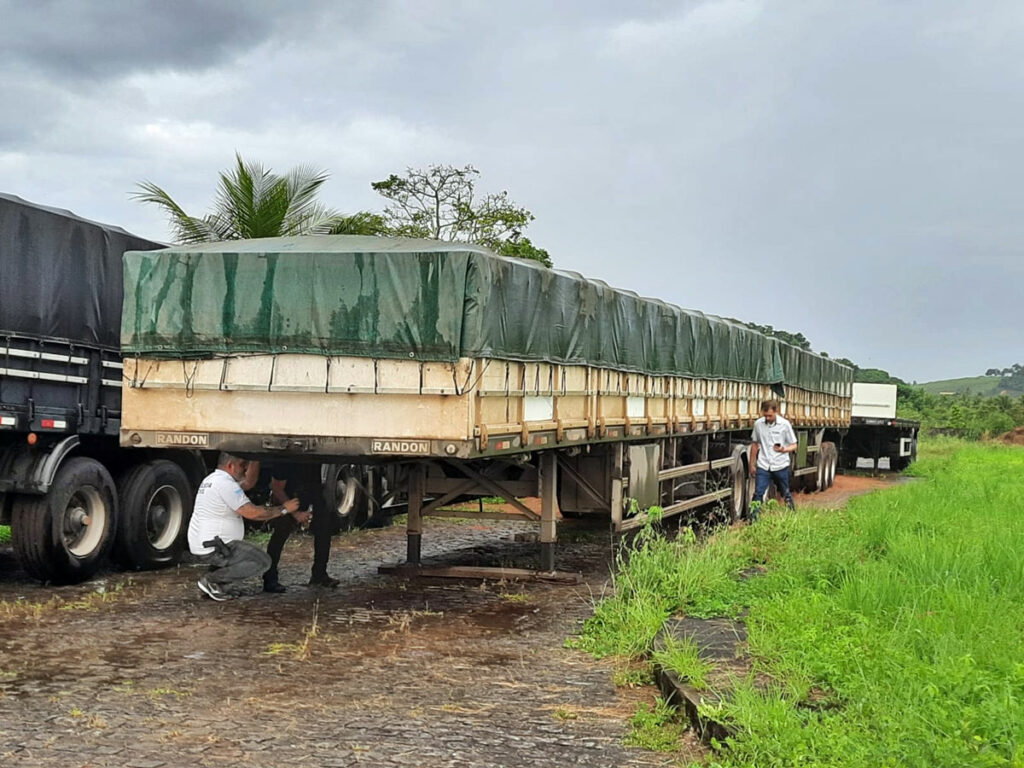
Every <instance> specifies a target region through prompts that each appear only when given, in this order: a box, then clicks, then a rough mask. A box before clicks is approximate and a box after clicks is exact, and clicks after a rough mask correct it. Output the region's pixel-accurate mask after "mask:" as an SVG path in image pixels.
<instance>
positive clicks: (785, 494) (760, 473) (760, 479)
mask: <svg viewBox="0 0 1024 768" xmlns="http://www.w3.org/2000/svg"><path fill="white" fill-rule="evenodd" d="M772 483H774V484H775V487H776V488H778V489H779V495H780V496H782V498H783V499H785V501H786V505H787V506H788V507H789V508H790V509H795V507H794V505H793V494H791V493H790V492H789V467H787V468H786V469H777V470H775V471H774V472H772V471H770V470H767V469H761V467H758V468H757V478H756V480H755V482H754V501H755V502H763V501H764V497H765V494H767V493H768V486H769V485H771V484H772Z"/></svg>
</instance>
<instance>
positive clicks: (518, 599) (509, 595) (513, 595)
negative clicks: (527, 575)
mask: <svg viewBox="0 0 1024 768" xmlns="http://www.w3.org/2000/svg"><path fill="white" fill-rule="evenodd" d="M498 597H500V598H501V599H502V600H504V601H505V602H508V603H526V602H529V600H530V596H529V595H528V594H526V593H525V592H502V593H501V594H500V595H498Z"/></svg>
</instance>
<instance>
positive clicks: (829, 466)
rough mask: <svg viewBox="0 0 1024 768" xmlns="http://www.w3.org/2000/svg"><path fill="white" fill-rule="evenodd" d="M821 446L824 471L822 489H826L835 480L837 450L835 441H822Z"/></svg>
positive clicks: (837, 460) (837, 461)
mask: <svg viewBox="0 0 1024 768" xmlns="http://www.w3.org/2000/svg"><path fill="white" fill-rule="evenodd" d="M821 448H822V452H823V456H822V459H823V461H822V469H823V472H824V477H823V480H824V485H823V486H822V488H823V490H828V489H829V488H831V487H832V484H833V483H834V482H835V480H836V465H837V464H838V463H839V450H838V449H837V448H836V444H835V443H822V444H821Z"/></svg>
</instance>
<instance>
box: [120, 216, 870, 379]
mask: <svg viewBox="0 0 1024 768" xmlns="http://www.w3.org/2000/svg"><path fill="white" fill-rule="evenodd" d="M124 282H125V284H124V287H125V291H124V294H125V295H124V314H123V318H122V328H121V345H122V349H123V351H124V353H125V354H126V355H133V356H139V357H158V358H202V357H212V356H217V355H226V354H227V355H230V354H243V353H253V352H259V353H271V354H273V353H282V352H291V353H307V354H321V355H350V356H359V357H376V358H403V359H415V360H423V361H435V362H454V361H456V360H458V359H459V358H461V357H469V358H499V359H507V360H525V361H547V362H553V363H570V364H574V363H575V364H588V365H594V366H600V367H606V368H615V369H619V370H626V371H637V372H642V373H649V374H658V375H665V374H667V375H680V376H694V377H707V378H716V379H732V380H737V381H751V382H759V383H763V384H780V383H781V384H791V385H794V386H799V387H803V388H805V389H810V390H815V391H820V392H832V393H840V392H843V391H845V389H844V385H845V384H846V383H847V382H850V381H851V380H852V370H851V369H850V368H849V367H847V366H844V365H840V364H838V363H835V362H833V361H831V360H829V359H827V358H824V357H821V356H819V355H815V354H812V353H809V352H804V351H803V350H800V349H797V348H796V347H793V346H790V345H788V344H785V343H782V342H780V341H778V340H776V339H772V338H770V337H767V336H765V335H763V334H761V333H759V332H757V331H754V330H751V329H750V328H747V327H746V326H744V325H742V324H740V323H737V322H734V321H731V320H725V319H723V318H720V317H715V316H713V315H705V314H703V313H702V312H696V311H693V310H684V309H680V308H679V307H675V306H672V305H670V304H666V303H664V302H661V301H657V300H654V299H646V298H642V297H640V296H637V295H636V294H633V293H630V292H628V291H622V290H618V289H615V288H611V287H610V286H608V285H606V284H605V283H602V282H600V281H598V280H588V279H586V278H584V277H582V276H581V275H578V274H575V273H571V272H561V271H557V270H551V269H547V268H545V267H543V266H541V265H539V264H535V263H533V262H528V261H521V260H518V259H508V258H503V257H500V256H495V255H494V254H492V253H490V252H489V251H486V250H484V249H483V248H479V247H476V246H471V245H464V244H459V243H440V242H435V241H431V240H411V239H401V238H399V239H390V238H377V237H351V236H306V237H289V238H272V239H264V240H238V241H231V242H224V243H208V244H203V245H197V246H182V247H174V248H168V249H166V250H161V251H131V252H128V253H126V254H125V256H124Z"/></svg>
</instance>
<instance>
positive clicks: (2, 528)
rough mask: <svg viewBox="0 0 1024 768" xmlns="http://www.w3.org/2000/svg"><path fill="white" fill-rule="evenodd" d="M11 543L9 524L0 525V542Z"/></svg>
mask: <svg viewBox="0 0 1024 768" xmlns="http://www.w3.org/2000/svg"><path fill="white" fill-rule="evenodd" d="M10 543H11V526H9V525H0V544H10Z"/></svg>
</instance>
